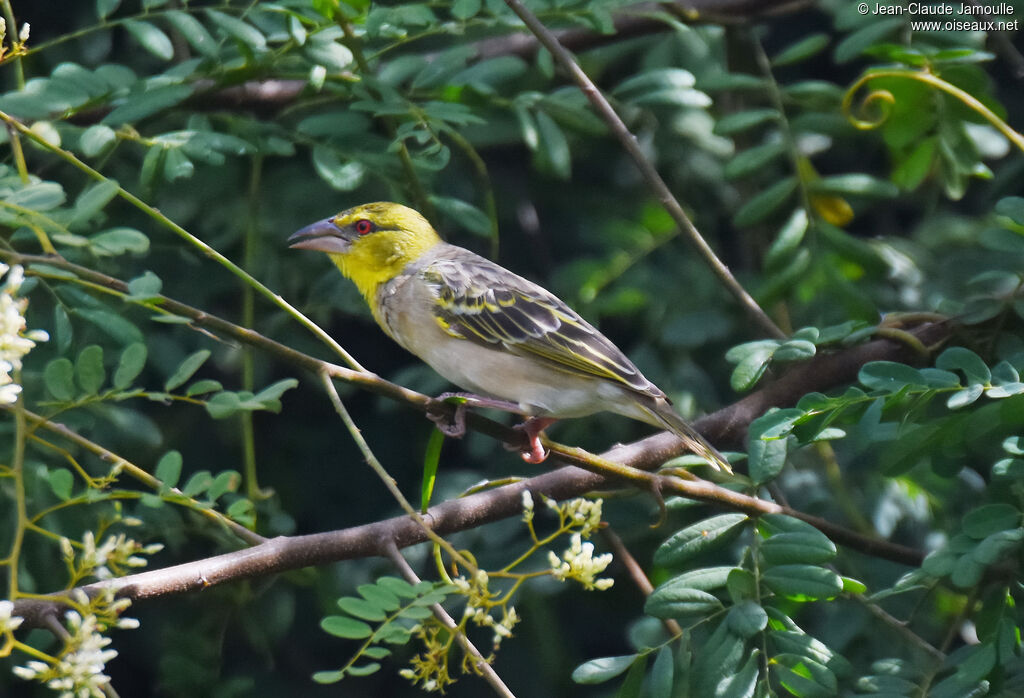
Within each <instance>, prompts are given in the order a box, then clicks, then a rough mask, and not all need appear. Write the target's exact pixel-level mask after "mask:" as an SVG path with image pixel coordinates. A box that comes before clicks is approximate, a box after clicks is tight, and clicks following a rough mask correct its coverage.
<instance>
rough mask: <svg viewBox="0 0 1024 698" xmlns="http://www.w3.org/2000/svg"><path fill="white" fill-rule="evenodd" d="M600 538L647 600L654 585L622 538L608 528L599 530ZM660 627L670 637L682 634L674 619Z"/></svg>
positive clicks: (665, 620)
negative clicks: (623, 566)
mask: <svg viewBox="0 0 1024 698" xmlns="http://www.w3.org/2000/svg"><path fill="white" fill-rule="evenodd" d="M601 536H602V537H603V538H604V539H605V542H606V543H608V547H609V548H611V549H612V554H613V555H614V556H615V559H616V560H618V561H619V562H621V563H622V564H623V565H625V566H626V572H627V573H628V574H629V578H630V579H631V580H633V584H634V585H636V588H637V589H639V590H640V593H641V594H643V595H644V598H647V597H648V596H650V595H651V592H653V591H654V585H653V584H651V580H650V579H648V578H647V573H646V572H644V568H643V567H641V566H640V563H639V562H637V559H636V558H635V557H633V553H631V552H630V551H629V548H627V547H626V544H625V543H623V542H622V538H620V537H619V534H617V533H616V532H615V531H613V530H612V529H611V527H610V526H605V527H604V528H602V529H601ZM661 623H662V625H664V626H665V630H667V631H668V632H669V634H670V635H673V636H679V635H682V634H683V629H682V627H680V625H679V622H678V621H676V619H675V618H665V619H663V620H662V621H661Z"/></svg>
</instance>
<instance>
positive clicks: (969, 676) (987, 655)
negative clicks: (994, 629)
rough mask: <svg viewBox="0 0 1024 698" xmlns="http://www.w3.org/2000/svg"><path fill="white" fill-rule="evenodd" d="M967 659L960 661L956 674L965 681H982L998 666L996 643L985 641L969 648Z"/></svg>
mask: <svg viewBox="0 0 1024 698" xmlns="http://www.w3.org/2000/svg"><path fill="white" fill-rule="evenodd" d="M968 652H969V654H968V656H967V658H966V659H962V660H961V661H960V662H959V666H957V668H956V675H957V676H958V677H959V678H960V679H961V680H962V681H963V682H965V683H975V682H977V681H981V680H982V679H984V678H985V677H986V676H988V675H989V673H991V671H992V670H993V669H994V668H995V666H996V659H997V655H996V648H995V645H992V644H989V643H983V644H980V645H976V646H974V647H972V648H970V649H969V650H968Z"/></svg>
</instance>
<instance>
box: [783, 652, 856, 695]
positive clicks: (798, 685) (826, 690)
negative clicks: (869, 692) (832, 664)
mask: <svg viewBox="0 0 1024 698" xmlns="http://www.w3.org/2000/svg"><path fill="white" fill-rule="evenodd" d="M772 661H773V666H772V668H773V669H774V670H775V672H776V674H777V675H778V677H779V683H781V684H782V685H783V686H785V687H786V689H787V690H788V691H790V692H791V693H792V694H793V695H797V696H808V697H809V698H817V697H818V696H820V697H821V698H828V697H829V696H836V695H839V682H838V681H837V680H836V676H835V674H833V673H832V671H831V670H830V669H829V668H828V667H826V666H825V665H823V664H820V663H818V662H816V661H814V660H813V659H810V658H808V657H801V656H799V655H792V654H779V655H776V656H775V657H773V658H772Z"/></svg>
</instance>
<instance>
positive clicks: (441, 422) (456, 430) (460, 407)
mask: <svg viewBox="0 0 1024 698" xmlns="http://www.w3.org/2000/svg"><path fill="white" fill-rule="evenodd" d="M450 397H463V395H461V394H459V393H444V394H442V395H438V396H437V397H436V398H435V399H434V402H433V403H432V404H431V406H430V407H429V408H428V409H427V419H429V420H430V421H431V422H433V423H434V426H436V427H437V429H438V431H440V432H441V433H442V434H444V435H445V436H450V437H452V438H453V439H461V438H462V437H463V436H465V435H466V403H465V402H464V401H462V402H456V403H451V402H448V398H450ZM449 407H451V412H449V411H448V408H449Z"/></svg>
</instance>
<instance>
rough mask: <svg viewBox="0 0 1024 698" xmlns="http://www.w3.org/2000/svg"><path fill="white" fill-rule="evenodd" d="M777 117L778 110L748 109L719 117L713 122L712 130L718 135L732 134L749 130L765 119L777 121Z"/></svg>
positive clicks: (765, 120)
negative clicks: (716, 121)
mask: <svg viewBox="0 0 1024 698" xmlns="http://www.w3.org/2000/svg"><path fill="white" fill-rule="evenodd" d="M778 119H779V112H777V111H776V110H774V109H748V110H747V111H741V112H736V113H735V114H729V115H728V116H724V117H722V118H721V119H719V120H718V123H716V124H715V128H714V132H715V133H716V134H718V135H720V136H732V135H736V134H737V133H743V132H744V131H749V130H750V129H752V128H754V127H755V126H760V125H761V124H763V123H765V122H767V121H777V120H778Z"/></svg>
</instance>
